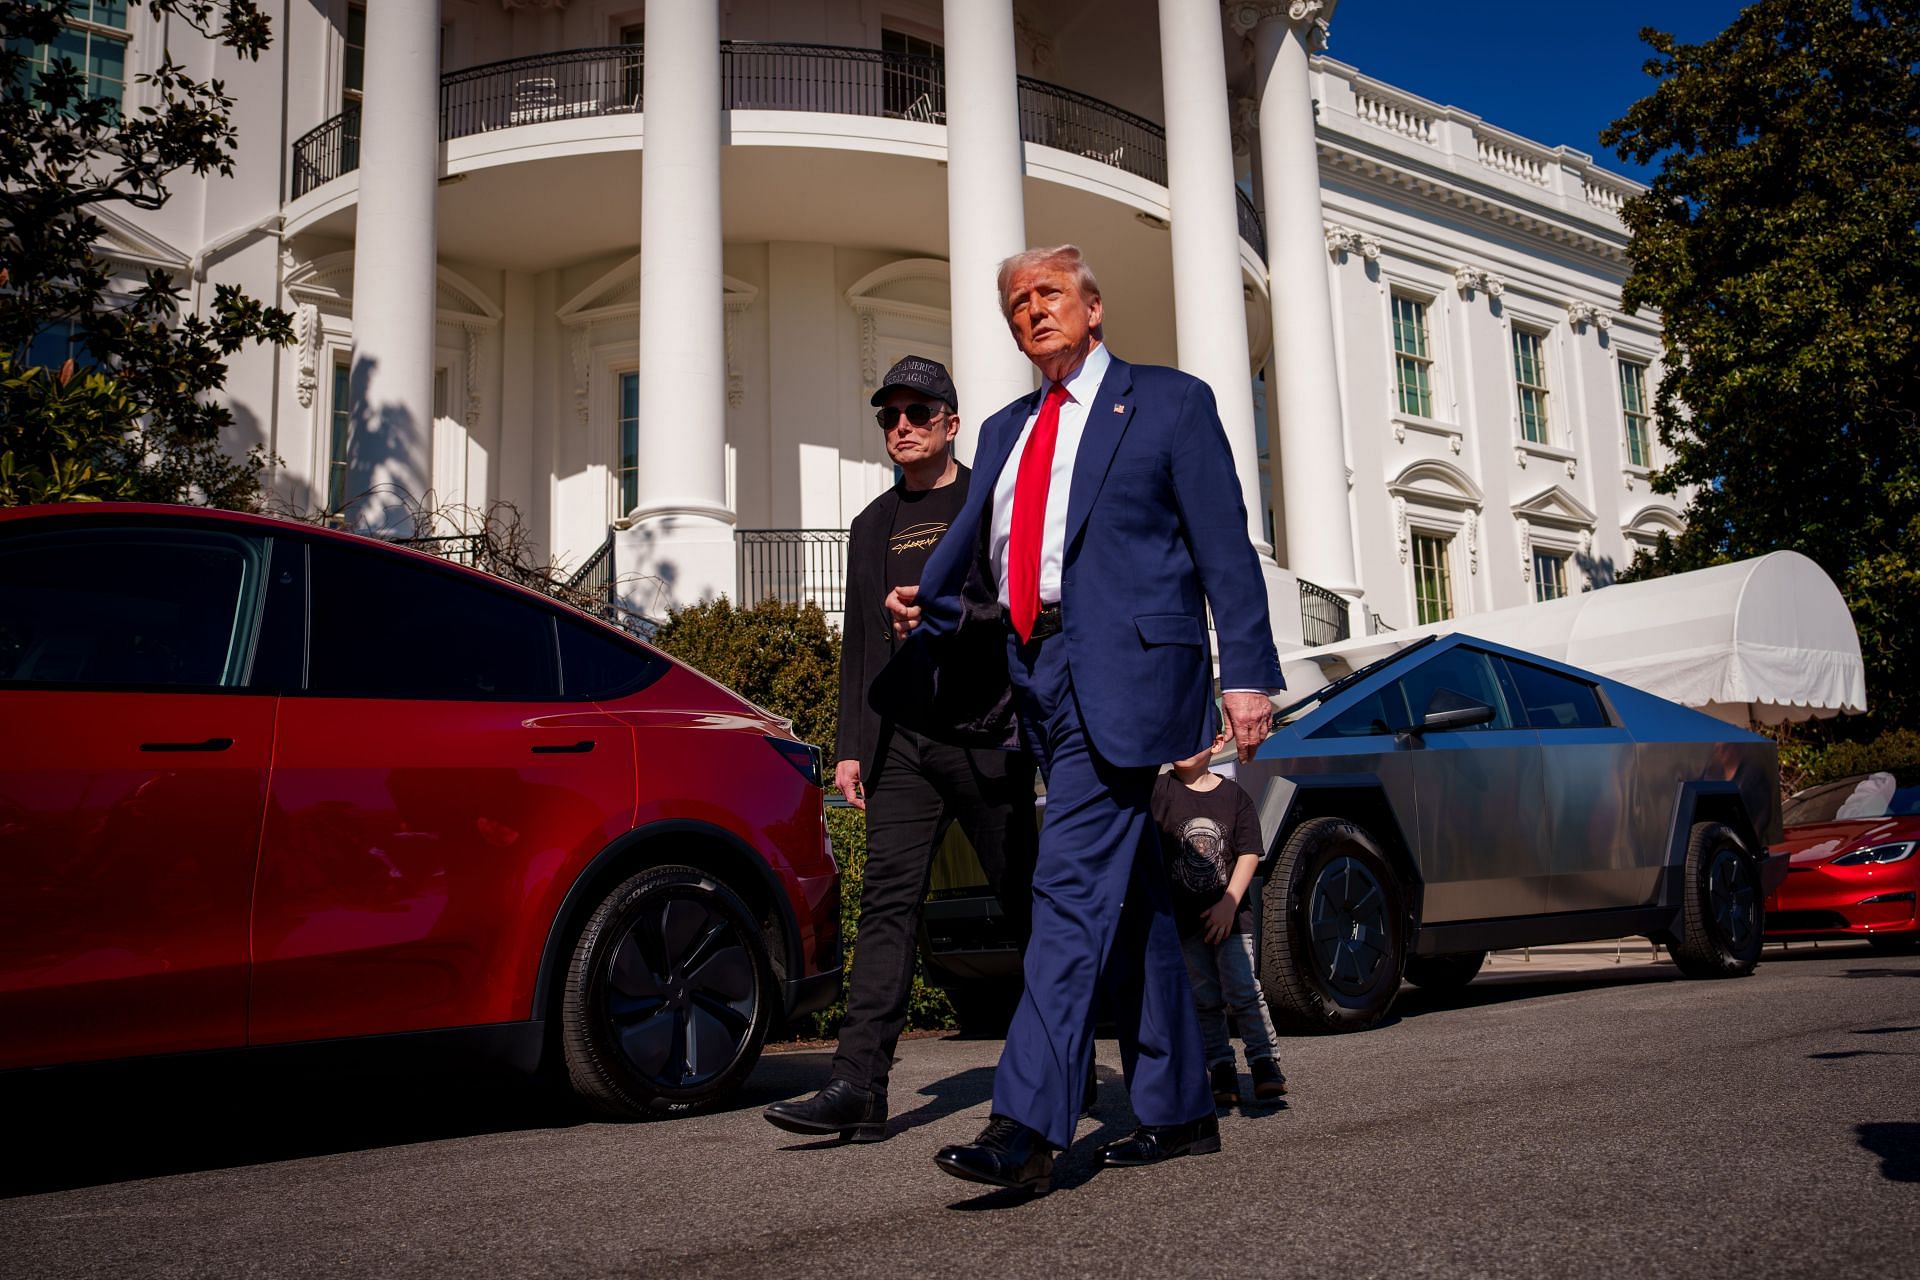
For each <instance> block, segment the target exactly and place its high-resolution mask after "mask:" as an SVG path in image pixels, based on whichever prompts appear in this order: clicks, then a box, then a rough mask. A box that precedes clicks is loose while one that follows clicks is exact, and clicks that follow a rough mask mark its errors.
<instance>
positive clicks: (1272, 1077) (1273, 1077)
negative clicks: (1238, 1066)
mask: <svg viewBox="0 0 1920 1280" xmlns="http://www.w3.org/2000/svg"><path fill="white" fill-rule="evenodd" d="M1247 1070H1249V1071H1251V1072H1252V1073H1253V1096H1254V1097H1256V1098H1258V1099H1260V1100H1261V1101H1262V1102H1271V1101H1273V1100H1274V1099H1275V1098H1279V1097H1283V1096H1285V1094H1286V1092H1287V1078H1286V1076H1284V1075H1282V1074H1281V1072H1280V1064H1279V1063H1277V1062H1275V1061H1274V1060H1273V1059H1272V1058H1255V1059H1254V1060H1253V1061H1252V1062H1249V1063H1248V1064H1247Z"/></svg>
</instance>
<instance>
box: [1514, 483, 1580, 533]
mask: <svg viewBox="0 0 1920 1280" xmlns="http://www.w3.org/2000/svg"><path fill="white" fill-rule="evenodd" d="M1513 514H1514V515H1516V516H1518V517H1519V518H1520V519H1522V520H1525V521H1527V522H1528V523H1530V524H1539V525H1549V526H1557V527H1560V528H1564V529H1591V528H1593V526H1594V522H1595V521H1596V520H1598V519H1599V517H1598V516H1596V515H1594V513H1593V512H1592V510H1591V509H1589V508H1588V507H1587V505H1586V504H1585V503H1583V502H1581V501H1580V499H1578V498H1576V497H1574V496H1573V495H1572V494H1571V493H1568V492H1567V491H1566V490H1565V489H1563V488H1561V487H1560V486H1559V485H1557V484H1555V485H1548V486H1547V487H1546V488H1545V489H1543V490H1541V491H1540V492H1539V493H1536V494H1534V495H1533V496H1532V497H1531V498H1528V499H1526V500H1525V501H1524V502H1516V503H1515V504H1514V506H1513Z"/></svg>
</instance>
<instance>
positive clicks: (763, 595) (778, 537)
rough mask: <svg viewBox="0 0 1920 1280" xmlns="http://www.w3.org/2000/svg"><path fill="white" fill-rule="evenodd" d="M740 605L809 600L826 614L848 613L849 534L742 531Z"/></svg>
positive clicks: (839, 531)
mask: <svg viewBox="0 0 1920 1280" xmlns="http://www.w3.org/2000/svg"><path fill="white" fill-rule="evenodd" d="M734 538H735V540H736V542H737V543H738V545H739V552H740V555H739V560H740V603H741V604H742V605H752V604H758V603H759V602H760V601H762V600H765V599H768V598H772V599H775V600H778V601H780V602H781V603H783V604H805V603H806V602H807V601H809V600H812V601H814V602H815V603H817V604H818V605H819V606H820V607H821V608H822V609H824V610H826V611H827V612H828V613H840V612H843V611H844V610H845V608H846V583H847V533H846V530H844V529H741V530H739V531H737V532H736V533H735V534H734Z"/></svg>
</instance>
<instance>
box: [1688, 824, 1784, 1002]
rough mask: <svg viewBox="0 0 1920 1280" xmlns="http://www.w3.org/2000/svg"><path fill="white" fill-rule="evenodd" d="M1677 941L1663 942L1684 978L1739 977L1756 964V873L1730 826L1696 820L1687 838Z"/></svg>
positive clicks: (1759, 906) (1759, 921) (1758, 898)
mask: <svg viewBox="0 0 1920 1280" xmlns="http://www.w3.org/2000/svg"><path fill="white" fill-rule="evenodd" d="M1682 883H1683V884H1684V885H1685V891H1684V892H1685V901H1684V902H1683V903H1682V904H1681V912H1680V916H1681V921H1680V934H1679V937H1678V938H1676V939H1673V940H1672V941H1670V942H1669V944H1668V948H1667V949H1668V951H1669V952H1670V953H1671V954H1672V956H1673V963H1674V965H1675V967H1676V968H1678V969H1679V970H1680V972H1681V973H1683V974H1685V975H1686V976H1687V977H1689V978H1740V977H1745V976H1746V975H1747V974H1749V973H1752V972H1753V967H1754V965H1756V964H1757V963H1759V960H1760V936H1761V930H1762V928H1763V927H1764V925H1763V919H1762V915H1761V913H1762V910H1763V906H1762V900H1761V899H1762V895H1761V893H1760V875H1759V869H1758V867H1757V866H1756V864H1755V863H1754V860H1753V856H1752V855H1751V854H1749V853H1748V852H1747V846H1746V844H1745V843H1744V842H1743V841H1742V840H1741V839H1740V836H1739V835H1738V833H1736V832H1735V831H1734V830H1733V829H1732V828H1731V827H1728V826H1725V825H1724V824H1722V823H1718V822H1696V823H1694V824H1693V830H1692V831H1691V833H1690V834H1689V836H1688V839H1687V861H1686V867H1685V874H1684V877H1683V880H1682Z"/></svg>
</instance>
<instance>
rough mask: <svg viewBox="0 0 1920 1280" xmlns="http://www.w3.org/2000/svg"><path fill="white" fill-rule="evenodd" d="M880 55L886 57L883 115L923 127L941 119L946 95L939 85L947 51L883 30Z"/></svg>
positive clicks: (935, 44)
mask: <svg viewBox="0 0 1920 1280" xmlns="http://www.w3.org/2000/svg"><path fill="white" fill-rule="evenodd" d="M880 52H881V53H882V54H883V55H887V56H886V61H885V70H884V83H885V86H886V101H885V104H884V108H885V111H886V113H887V114H888V115H890V116H899V117H903V118H905V119H908V120H919V121H922V122H923V123H934V122H936V121H937V119H939V118H942V117H943V114H944V112H945V110H946V101H945V99H946V95H945V93H944V92H943V89H942V84H941V81H942V79H943V69H944V61H945V58H946V50H945V49H943V48H941V47H940V45H939V44H938V42H936V41H934V40H931V39H928V38H926V37H924V36H916V35H914V34H912V33H911V32H907V31H896V30H894V29H893V28H891V27H885V26H883V27H881V28H880ZM929 60H931V61H929Z"/></svg>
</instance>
